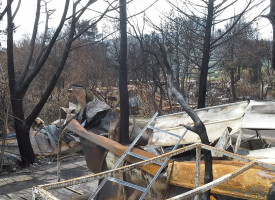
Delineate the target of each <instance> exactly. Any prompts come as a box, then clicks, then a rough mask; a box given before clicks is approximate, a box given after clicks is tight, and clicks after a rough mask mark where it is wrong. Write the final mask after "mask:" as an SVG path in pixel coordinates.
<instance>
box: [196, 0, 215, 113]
mask: <svg viewBox="0 0 275 200" xmlns="http://www.w3.org/2000/svg"><path fill="white" fill-rule="evenodd" d="M213 16H214V0H209V1H208V10H207V19H206V20H207V21H206V26H205V35H204V42H203V56H202V64H201V67H200V78H199V94H198V108H204V107H205V101H206V89H207V76H208V65H209V60H210V52H211V49H210V42H211V32H212V25H213Z"/></svg>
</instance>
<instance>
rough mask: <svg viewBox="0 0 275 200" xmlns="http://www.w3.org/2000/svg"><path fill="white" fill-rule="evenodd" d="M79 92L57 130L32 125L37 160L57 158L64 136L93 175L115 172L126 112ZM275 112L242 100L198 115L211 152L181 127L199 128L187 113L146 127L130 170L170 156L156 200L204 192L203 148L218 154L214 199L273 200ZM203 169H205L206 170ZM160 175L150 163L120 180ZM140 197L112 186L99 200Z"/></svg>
mask: <svg viewBox="0 0 275 200" xmlns="http://www.w3.org/2000/svg"><path fill="white" fill-rule="evenodd" d="M72 92H73V93H74V94H75V98H76V99H77V101H78V104H72V103H70V105H69V108H62V112H63V114H61V118H60V119H59V120H57V121H55V122H54V123H53V124H52V125H47V126H46V125H44V124H43V122H42V120H37V124H36V125H34V126H33V128H32V131H31V132H30V137H31V142H32V146H33V148H34V151H35V153H36V154H37V155H43V156H45V155H50V154H54V153H57V151H56V149H57V146H58V144H59V141H60V138H61V137H62V138H63V139H62V142H63V143H61V144H62V146H61V150H62V152H63V153H65V152H69V151H70V150H72V149H77V150H79V149H80V145H81V149H82V150H83V152H84V155H85V159H86V163H87V167H88V168H89V169H90V170H91V171H92V172H93V173H100V172H102V171H105V170H111V169H113V168H114V170H116V164H115V163H116V161H117V160H118V159H119V158H120V157H121V156H123V154H124V152H125V151H127V146H123V145H121V144H119V143H118V141H119V112H117V110H114V109H112V108H111V107H110V106H109V105H107V104H106V103H104V102H102V101H99V100H97V99H93V100H91V101H87V98H86V95H85V90H83V89H82V88H79V87H78V88H75V90H74V89H73V90H72ZM274 110H275V102H274V101H242V102H237V103H232V104H224V105H219V106H214V107H208V108H204V109H198V110H195V111H196V112H197V114H198V116H199V117H200V118H201V120H202V121H203V122H204V124H205V126H206V129H207V133H208V137H209V140H210V143H211V146H212V147H211V146H207V145H201V144H197V143H200V139H199V137H198V136H197V135H196V134H195V133H193V132H191V131H188V130H186V129H185V128H184V127H183V126H182V124H183V123H184V124H185V125H192V120H191V118H190V117H189V116H188V115H187V114H186V113H184V112H181V113H175V114H169V115H163V116H159V117H157V118H156V120H155V122H154V123H153V124H154V125H152V126H151V125H147V126H146V128H145V129H146V130H149V129H150V130H151V131H145V133H144V134H143V137H142V138H141V139H139V140H138V141H137V143H135V147H134V148H133V150H132V153H133V154H135V155H137V156H135V155H129V156H126V158H125V160H126V161H127V162H125V163H128V164H129V163H130V164H131V163H137V162H138V163H139V162H147V161H142V160H143V159H144V158H145V159H150V160H151V159H155V158H157V157H158V156H163V157H162V159H159V160H160V161H161V162H163V159H165V156H166V157H168V158H170V159H169V161H168V162H167V165H165V166H164V169H165V170H163V171H162V173H160V177H161V178H158V179H157V183H156V184H154V186H153V188H152V189H151V190H150V191H149V196H150V197H151V198H156V199H164V198H170V197H172V196H175V195H176V192H174V193H173V192H171V191H174V189H175V188H176V187H177V189H176V190H177V191H184V190H186V189H187V188H189V189H192V188H194V187H198V186H199V185H202V186H201V188H200V187H199V188H198V190H200V189H201V191H202V190H203V187H204V186H203V177H204V175H203V174H204V164H203V162H200V159H203V157H201V156H200V155H199V154H198V153H197V150H196V149H198V148H199V149H202V148H205V149H208V150H211V151H212V156H213V158H214V159H215V160H214V161H213V172H214V174H213V175H214V180H215V181H216V182H215V181H213V183H211V184H210V185H209V186H211V185H212V186H211V188H212V189H211V192H212V193H213V194H216V195H218V196H219V195H222V196H223V198H222V199H234V198H236V199H240V198H244V199H266V198H267V195H268V192H269V189H270V188H271V187H272V185H273V184H274V182H275V167H274V166H273V165H268V164H265V163H270V164H275V157H274V156H273V154H274V153H273V151H275V150H274V148H275V123H274V121H275V112H274ZM72 117H73V119H72ZM65 123H68V126H67V127H66V134H64V135H63V134H61V132H62V130H63V129H62V128H61V127H62V126H63V124H65ZM142 128H143V127H139V126H138V125H137V124H136V123H135V121H134V120H133V121H132V123H131V125H130V127H129V130H130V133H131V135H130V136H131V140H132V141H133V140H135V138H136V136H137V135H139V133H140V132H141V131H144V130H145V129H144V130H143V129H142ZM152 130H153V131H152ZM183 134H184V137H183V139H182V140H180V143H179V144H180V146H179V147H180V148H178V150H174V149H173V148H172V147H173V146H174V145H176V143H177V140H178V138H179V137H181V136H182V135H183ZM63 136H64V137H63ZM11 140H12V139H11ZM7 141H8V139H7ZM172 149H173V150H172ZM171 150H172V151H171ZM179 152H180V153H179ZM229 152H231V153H229ZM240 155H246V157H243V156H240ZM221 159H224V160H221ZM257 160H258V161H257ZM262 161H263V162H265V163H262ZM246 162H248V164H247V163H246ZM197 165H199V166H201V167H200V170H198V168H197V167H196V166H197ZM126 167H127V166H126ZM159 169H160V166H159V165H158V164H156V163H155V162H150V163H147V164H146V165H144V166H138V167H135V169H133V170H131V171H127V172H124V173H122V174H118V175H115V177H116V178H119V179H121V180H123V181H127V182H135V184H138V185H141V186H144V185H148V183H149V182H150V181H151V179H152V176H153V175H155V174H158V170H159ZM118 171H119V170H118ZM200 174H201V175H200ZM239 174H240V175H239ZM95 176H97V175H95ZM195 177H197V178H196V181H195ZM72 181H73V180H72ZM219 181H221V182H219ZM225 181H227V182H225ZM215 184H216V185H215ZM56 185H58V183H57V184H56ZM45 187H46V186H45ZM47 187H48V186H47ZM47 187H46V188H47ZM40 188H41V189H42V188H43V186H41V187H40ZM181 188H182V189H181ZM37 191H39V187H38V188H36V189H35V190H34V195H38V193H39V192H37ZM41 191H42V190H41ZM41 191H40V192H41ZM43 191H44V190H43ZM36 192H37V193H36ZM42 193H43V192H42ZM191 193H192V190H191V191H190V194H191ZM45 194H46V193H45ZM140 194H141V192H135V191H134V190H133V189H129V188H128V187H124V186H117V185H116V184H113V183H108V185H107V186H105V187H103V192H101V193H99V194H98V198H99V199H108V198H119V199H123V198H126V199H136V198H138V197H139V196H140ZM85 195H86V196H87V194H85ZM192 195H197V194H195V193H194V194H192ZM88 196H89V195H88ZM227 196H228V197H227Z"/></svg>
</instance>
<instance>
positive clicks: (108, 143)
mask: <svg viewBox="0 0 275 200" xmlns="http://www.w3.org/2000/svg"><path fill="white" fill-rule="evenodd" d="M67 128H68V129H69V130H70V131H72V132H74V133H75V134H77V135H78V136H80V137H82V138H84V139H86V140H88V141H90V142H92V143H94V144H96V145H99V146H101V147H103V148H105V149H107V150H109V151H111V152H112V153H114V154H116V155H118V156H121V155H122V154H123V153H124V152H125V151H126V149H127V146H123V145H121V144H119V143H118V142H115V141H113V140H111V139H109V138H106V137H103V136H100V135H96V134H94V133H93V132H91V131H87V130H86V129H85V128H83V127H82V126H81V125H80V124H79V123H78V121H76V120H75V119H73V120H71V122H70V123H69V124H68V126H67ZM132 152H133V153H135V154H138V155H140V156H143V157H146V158H153V157H155V156H156V155H155V154H153V153H149V152H147V151H144V150H142V149H138V148H133V150H132ZM126 160H127V161H128V162H130V163H136V162H138V161H140V159H139V158H136V157H133V156H130V155H129V156H127V157H126ZM91 164H92V163H91ZM141 168H142V169H143V170H144V171H146V172H147V173H149V174H152V175H154V174H155V173H156V172H157V171H158V169H159V166H158V165H157V164H149V165H146V166H142V167H141Z"/></svg>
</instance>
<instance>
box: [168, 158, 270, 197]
mask: <svg viewBox="0 0 275 200" xmlns="http://www.w3.org/2000/svg"><path fill="white" fill-rule="evenodd" d="M244 165H245V163H243V162H239V161H214V163H213V176H214V180H215V179H218V178H219V177H222V176H225V175H226V174H232V173H234V172H236V171H238V169H239V168H240V167H242V166H244ZM168 174H170V176H169V180H168V182H169V184H172V185H176V186H180V187H186V188H194V186H195V174H196V162H174V163H170V164H169V166H168ZM200 174H201V176H200V177H201V178H200V184H201V185H203V177H204V163H201V170H200ZM274 181H275V172H274V171H269V170H265V169H263V168H259V167H253V168H250V169H248V170H247V171H245V172H244V173H242V174H240V175H238V176H237V177H235V178H233V179H230V180H229V181H227V182H225V183H223V184H221V185H218V186H217V187H215V188H213V189H212V190H211V192H213V193H216V194H222V195H227V196H231V197H237V198H247V199H261V200H263V199H266V198H267V194H268V191H269V189H270V187H271V186H272V184H273V183H274Z"/></svg>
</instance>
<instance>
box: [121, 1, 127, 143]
mask: <svg viewBox="0 0 275 200" xmlns="http://www.w3.org/2000/svg"><path fill="white" fill-rule="evenodd" d="M119 5H120V12H119V13H120V14H119V17H120V21H119V24H120V55H119V63H120V67H119V97H120V143H121V144H128V143H129V94H128V86H127V82H128V78H127V73H128V69H127V13H126V0H119Z"/></svg>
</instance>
